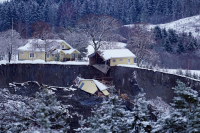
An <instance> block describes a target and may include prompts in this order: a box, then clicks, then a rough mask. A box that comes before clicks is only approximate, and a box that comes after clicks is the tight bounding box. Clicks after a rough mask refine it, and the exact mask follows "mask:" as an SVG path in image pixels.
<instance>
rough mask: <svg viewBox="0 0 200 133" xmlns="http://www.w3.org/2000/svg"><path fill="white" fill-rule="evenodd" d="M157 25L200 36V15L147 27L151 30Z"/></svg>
mask: <svg viewBox="0 0 200 133" xmlns="http://www.w3.org/2000/svg"><path fill="white" fill-rule="evenodd" d="M125 26H129V27H133V26H134V24H131V25H125ZM155 26H159V27H160V28H165V29H166V30H167V29H174V30H176V31H177V32H178V33H181V32H187V33H189V32H191V33H192V35H193V36H194V37H200V15H196V16H192V17H188V18H183V19H179V20H177V21H173V22H170V23H165V24H158V25H152V24H148V25H147V28H148V29H149V30H150V29H152V28H154V27H155Z"/></svg>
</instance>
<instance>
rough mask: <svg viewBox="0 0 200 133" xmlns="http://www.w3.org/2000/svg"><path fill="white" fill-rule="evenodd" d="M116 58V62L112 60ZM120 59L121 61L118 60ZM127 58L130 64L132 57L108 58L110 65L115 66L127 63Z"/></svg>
mask: <svg viewBox="0 0 200 133" xmlns="http://www.w3.org/2000/svg"><path fill="white" fill-rule="evenodd" d="M114 59H115V60H116V62H113V60H114ZM120 59H122V61H120ZM128 59H130V65H133V64H134V58H133V57H132V58H113V59H110V66H115V65H118V64H127V65H128Z"/></svg>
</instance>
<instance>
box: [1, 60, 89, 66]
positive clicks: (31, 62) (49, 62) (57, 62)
mask: <svg viewBox="0 0 200 133" xmlns="http://www.w3.org/2000/svg"><path fill="white" fill-rule="evenodd" d="M6 63H9V62H8V61H7V60H1V61H0V65H2V64H6ZM10 63H11V64H60V65H88V64H89V62H83V61H82V62H80V61H67V62H60V61H48V62H45V61H44V60H39V59H38V60H33V61H32V60H23V61H11V62H10Z"/></svg>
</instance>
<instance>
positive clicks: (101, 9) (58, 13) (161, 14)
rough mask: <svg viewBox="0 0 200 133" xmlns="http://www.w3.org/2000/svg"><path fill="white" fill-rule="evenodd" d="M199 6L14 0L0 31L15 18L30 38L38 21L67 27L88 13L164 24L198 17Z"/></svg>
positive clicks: (138, 0) (162, 1)
mask: <svg viewBox="0 0 200 133" xmlns="http://www.w3.org/2000/svg"><path fill="white" fill-rule="evenodd" d="M199 7H200V0H109V1H108V0H11V1H10V2H4V3H2V4H0V31H4V30H7V29H10V28H11V23H12V18H13V20H14V24H15V27H17V26H18V25H21V27H26V28H25V29H24V30H25V31H26V33H27V34H28V35H30V34H31V28H30V27H31V25H32V24H33V23H35V22H37V21H44V22H46V23H49V24H51V25H52V26H56V27H64V28H66V27H68V26H73V25H74V24H75V23H76V21H77V20H79V19H80V18H81V17H83V16H84V15H87V14H94V15H102V14H103V15H109V16H111V17H114V18H116V19H118V20H120V21H121V22H123V23H124V24H131V23H139V22H145V23H146V22H149V23H154V24H155V23H164V22H169V21H173V20H177V19H180V18H184V17H189V16H193V15H197V14H198V13H199ZM18 28H19V27H18ZM20 30H21V29H20Z"/></svg>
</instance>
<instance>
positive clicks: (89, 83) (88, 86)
mask: <svg viewBox="0 0 200 133" xmlns="http://www.w3.org/2000/svg"><path fill="white" fill-rule="evenodd" d="M78 88H79V89H81V90H83V91H85V92H88V93H90V94H95V93H96V92H97V91H101V92H102V93H103V94H104V95H106V96H108V95H109V92H108V91H107V89H108V87H107V86H106V85H104V84H103V83H101V82H99V81H98V80H95V79H81V80H80V84H79V86H78Z"/></svg>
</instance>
